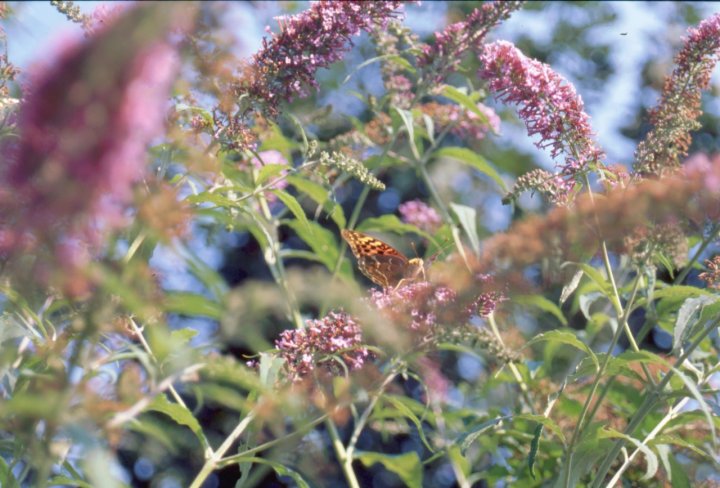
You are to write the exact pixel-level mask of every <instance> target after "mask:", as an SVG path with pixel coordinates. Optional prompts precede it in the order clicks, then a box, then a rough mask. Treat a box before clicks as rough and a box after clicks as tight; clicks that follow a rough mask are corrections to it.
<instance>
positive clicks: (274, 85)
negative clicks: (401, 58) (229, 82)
mask: <svg viewBox="0 0 720 488" xmlns="http://www.w3.org/2000/svg"><path fill="white" fill-rule="evenodd" d="M401 5H402V2H399V1H383V2H362V1H357V0H351V1H343V2H336V1H329V0H322V1H319V2H317V3H314V4H313V5H312V6H311V7H310V9H309V10H307V11H305V12H302V13H299V14H297V15H292V16H284V17H279V18H278V23H279V24H280V32H279V33H277V34H273V35H272V37H271V38H270V40H268V39H263V48H262V49H261V50H260V51H259V52H258V53H257V54H255V56H254V57H253V62H252V64H250V65H249V66H247V67H246V69H245V74H244V78H243V79H242V80H241V81H240V83H239V84H238V86H237V87H236V91H237V92H238V94H239V95H242V94H249V95H250V97H251V98H252V99H254V100H256V101H259V102H261V103H262V104H263V108H264V109H265V111H266V112H267V113H268V114H270V115H276V114H277V110H278V106H279V104H280V103H281V102H283V101H290V100H293V99H294V98H296V97H305V96H307V95H309V94H310V93H311V89H316V88H317V86H318V84H317V81H316V80H315V73H316V72H317V70H318V69H320V68H327V67H328V66H330V65H331V64H332V63H334V62H336V61H339V60H340V59H342V57H343V56H344V55H345V52H346V51H347V50H348V48H349V46H351V45H352V44H351V43H352V41H351V37H352V36H355V35H357V34H358V33H360V31H366V32H369V31H370V30H371V29H372V28H373V27H374V26H375V25H377V24H380V25H385V24H386V23H387V22H388V21H389V20H390V19H391V18H392V17H393V16H394V15H397V12H396V11H397V10H398V8H399V7H400V6H401Z"/></svg>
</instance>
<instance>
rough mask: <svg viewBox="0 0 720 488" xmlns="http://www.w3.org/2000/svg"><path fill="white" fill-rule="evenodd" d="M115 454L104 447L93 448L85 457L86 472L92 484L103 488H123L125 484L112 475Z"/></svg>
mask: <svg viewBox="0 0 720 488" xmlns="http://www.w3.org/2000/svg"><path fill="white" fill-rule="evenodd" d="M113 464H115V460H114V459H113V456H112V455H111V454H110V453H109V452H107V451H105V450H103V449H92V450H91V451H90V453H89V454H88V455H87V456H86V457H85V459H84V463H83V465H84V467H85V472H86V473H87V477H88V479H89V480H90V485H92V486H95V487H101V488H121V487H122V486H123V485H122V483H120V481H119V480H118V479H117V478H115V477H114V476H113V475H112V472H111V471H110V467H111V466H112V465H113Z"/></svg>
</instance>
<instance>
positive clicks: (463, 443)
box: [453, 415, 512, 456]
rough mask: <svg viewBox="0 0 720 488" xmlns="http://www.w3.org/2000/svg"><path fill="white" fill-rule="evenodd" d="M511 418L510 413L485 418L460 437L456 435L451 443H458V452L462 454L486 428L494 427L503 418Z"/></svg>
mask: <svg viewBox="0 0 720 488" xmlns="http://www.w3.org/2000/svg"><path fill="white" fill-rule="evenodd" d="M510 418H512V416H510V415H506V416H504V417H496V418H494V419H489V420H486V421H485V422H482V423H480V424H478V425H476V426H474V427H473V428H471V429H470V430H468V431H467V432H465V433H463V434H462V435H461V436H460V437H458V438H457V439H456V440H455V442H454V443H453V444H460V452H461V453H462V455H463V456H464V455H465V453H466V452H467V450H468V449H469V448H470V446H471V445H472V444H473V443H474V442H475V441H476V440H477V438H478V437H480V436H481V435H482V434H484V433H485V432H486V431H487V430H488V429H490V428H492V427H495V426H496V425H498V424H499V423H500V422H502V421H504V420H508V419H510Z"/></svg>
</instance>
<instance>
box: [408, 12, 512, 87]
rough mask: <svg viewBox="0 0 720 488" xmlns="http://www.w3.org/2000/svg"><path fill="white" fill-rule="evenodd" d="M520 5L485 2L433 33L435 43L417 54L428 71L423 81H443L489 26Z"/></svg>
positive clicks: (481, 38) (503, 18) (438, 82)
mask: <svg viewBox="0 0 720 488" xmlns="http://www.w3.org/2000/svg"><path fill="white" fill-rule="evenodd" d="M521 5H522V2H516V1H498V2H492V3H485V4H483V5H482V7H480V8H479V9H475V10H473V11H472V13H470V15H468V16H467V18H466V19H465V20H463V21H462V22H457V23H455V24H451V25H449V26H447V27H446V28H445V30H443V31H442V32H436V33H435V43H434V44H432V45H426V46H424V47H423V51H422V53H421V54H420V55H419V56H418V65H419V66H420V67H422V68H424V70H425V71H426V72H427V73H428V75H426V82H428V83H432V84H434V85H440V84H442V83H443V82H444V81H445V78H447V76H448V74H450V73H452V72H453V71H455V70H457V68H458V66H460V63H461V62H462V56H463V54H465V53H466V52H467V51H469V50H471V49H473V48H476V47H478V46H480V44H481V43H482V42H483V39H484V38H485V36H486V35H487V34H488V32H490V29H492V28H493V27H494V26H495V25H497V24H498V23H500V22H501V21H503V20H505V19H507V18H508V17H510V14H511V13H512V12H513V11H515V10H517V9H518V8H520V6H521Z"/></svg>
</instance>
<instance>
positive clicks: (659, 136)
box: [633, 14, 720, 176]
mask: <svg viewBox="0 0 720 488" xmlns="http://www.w3.org/2000/svg"><path fill="white" fill-rule="evenodd" d="M718 59H720V14H715V15H713V16H712V17H710V18H709V19H706V20H703V21H702V22H700V24H699V25H698V26H697V27H691V28H690V29H688V35H687V37H686V38H685V45H684V46H683V49H682V50H681V51H680V53H678V55H677V56H676V57H675V64H676V66H675V69H674V70H673V72H672V74H671V75H670V76H669V77H668V78H667V79H666V80H665V86H664V87H663V92H662V96H661V100H660V103H659V105H658V106H657V107H656V108H654V109H653V110H651V111H650V122H651V123H652V125H653V129H652V130H651V131H650V132H649V133H648V134H647V135H646V136H645V139H644V140H643V141H641V142H640V144H639V145H638V147H637V150H636V151H635V164H634V167H633V169H634V172H635V173H636V174H638V175H640V176H645V175H661V174H662V173H663V172H665V171H673V170H674V169H676V168H677V167H678V166H679V165H680V161H681V159H682V158H683V157H685V156H687V154H688V148H689V147H690V142H691V140H692V138H691V137H690V132H692V131H694V130H697V129H699V128H700V123H699V122H698V121H697V119H698V117H699V116H700V114H702V111H701V110H700V107H701V92H702V91H703V90H705V89H707V88H708V86H709V84H710V76H711V74H712V71H713V68H714V67H715V65H716V64H717V62H718Z"/></svg>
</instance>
